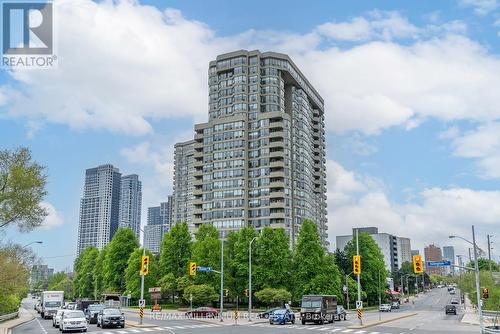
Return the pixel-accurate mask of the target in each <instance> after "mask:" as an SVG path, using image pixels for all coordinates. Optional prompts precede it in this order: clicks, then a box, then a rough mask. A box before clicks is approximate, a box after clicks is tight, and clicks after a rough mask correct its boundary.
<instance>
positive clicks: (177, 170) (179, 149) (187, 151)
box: [172, 140, 194, 231]
mask: <svg viewBox="0 0 500 334" xmlns="http://www.w3.org/2000/svg"><path fill="white" fill-rule="evenodd" d="M174 149H175V153H174V195H173V210H174V211H173V215H172V217H173V223H178V222H187V224H188V226H189V228H190V230H191V231H192V230H193V229H194V226H193V180H194V178H193V175H194V167H193V163H194V140H189V141H186V142H182V143H177V144H175V146H174Z"/></svg>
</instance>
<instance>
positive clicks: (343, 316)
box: [334, 305, 347, 321]
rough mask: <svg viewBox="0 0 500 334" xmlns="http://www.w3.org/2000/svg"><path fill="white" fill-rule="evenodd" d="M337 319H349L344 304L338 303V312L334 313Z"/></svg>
mask: <svg viewBox="0 0 500 334" xmlns="http://www.w3.org/2000/svg"><path fill="white" fill-rule="evenodd" d="M334 317H335V321H341V320H347V312H346V310H345V309H344V306H341V305H337V312H336V313H335V315H334Z"/></svg>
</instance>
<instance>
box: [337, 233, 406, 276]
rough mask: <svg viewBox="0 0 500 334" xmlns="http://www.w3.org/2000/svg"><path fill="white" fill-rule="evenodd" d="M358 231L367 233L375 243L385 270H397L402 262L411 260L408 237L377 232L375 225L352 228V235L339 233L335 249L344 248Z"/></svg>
mask: <svg viewBox="0 0 500 334" xmlns="http://www.w3.org/2000/svg"><path fill="white" fill-rule="evenodd" d="M356 230H358V233H368V234H369V235H370V236H371V237H372V238H373V240H375V242H376V243H377V245H378V247H379V248H380V251H381V253H382V255H383V256H384V263H385V267H386V269H387V270H389V271H390V272H393V271H397V270H398V269H400V268H401V266H402V265H403V263H404V262H408V261H410V262H411V261H412V258H411V254H412V253H411V242H410V239H409V238H403V237H397V236H394V235H391V234H388V233H379V232H378V228H376V227H360V228H353V229H352V235H340V236H337V237H336V247H337V249H340V250H344V248H345V246H346V245H347V243H348V242H349V241H351V240H353V238H355V236H356Z"/></svg>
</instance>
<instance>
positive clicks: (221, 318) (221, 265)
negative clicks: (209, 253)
mask: <svg viewBox="0 0 500 334" xmlns="http://www.w3.org/2000/svg"><path fill="white" fill-rule="evenodd" d="M222 233H224V232H222ZM220 244H221V245H220V321H221V322H222V321H224V319H223V318H224V317H223V312H224V234H222V235H221V239H220Z"/></svg>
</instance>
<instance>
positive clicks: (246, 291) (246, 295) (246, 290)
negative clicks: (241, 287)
mask: <svg viewBox="0 0 500 334" xmlns="http://www.w3.org/2000/svg"><path fill="white" fill-rule="evenodd" d="M244 293H245V297H248V289H245V291H244Z"/></svg>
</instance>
